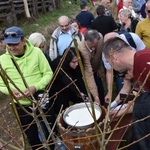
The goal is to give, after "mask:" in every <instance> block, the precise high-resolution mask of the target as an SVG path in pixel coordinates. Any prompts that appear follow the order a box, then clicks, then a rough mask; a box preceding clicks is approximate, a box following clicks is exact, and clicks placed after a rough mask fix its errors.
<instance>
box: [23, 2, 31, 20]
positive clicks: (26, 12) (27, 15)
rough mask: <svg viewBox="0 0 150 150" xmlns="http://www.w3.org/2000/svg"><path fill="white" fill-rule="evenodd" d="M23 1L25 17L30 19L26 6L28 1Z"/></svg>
mask: <svg viewBox="0 0 150 150" xmlns="http://www.w3.org/2000/svg"><path fill="white" fill-rule="evenodd" d="M23 3H24V9H25V14H26V17H27V18H28V19H30V18H31V16H30V12H29V7H28V2H27V0H23Z"/></svg>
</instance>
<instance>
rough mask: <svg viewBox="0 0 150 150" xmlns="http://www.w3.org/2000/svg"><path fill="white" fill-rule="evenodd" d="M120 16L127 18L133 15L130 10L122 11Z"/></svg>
mask: <svg viewBox="0 0 150 150" xmlns="http://www.w3.org/2000/svg"><path fill="white" fill-rule="evenodd" d="M119 14H121V15H123V16H125V17H129V18H130V17H131V15H132V13H131V10H130V9H121V10H120V12H119Z"/></svg>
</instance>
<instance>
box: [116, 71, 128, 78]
mask: <svg viewBox="0 0 150 150" xmlns="http://www.w3.org/2000/svg"><path fill="white" fill-rule="evenodd" d="M115 73H116V74H117V75H118V76H119V77H122V78H124V77H125V75H126V74H127V73H128V70H126V71H124V72H119V71H116V70H115Z"/></svg>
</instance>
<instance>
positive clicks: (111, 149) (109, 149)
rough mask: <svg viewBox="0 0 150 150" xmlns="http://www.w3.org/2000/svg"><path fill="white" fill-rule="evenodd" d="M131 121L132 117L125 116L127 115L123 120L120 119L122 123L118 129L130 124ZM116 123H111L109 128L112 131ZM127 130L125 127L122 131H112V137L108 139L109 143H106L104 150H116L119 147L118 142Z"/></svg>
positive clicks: (129, 115)
mask: <svg viewBox="0 0 150 150" xmlns="http://www.w3.org/2000/svg"><path fill="white" fill-rule="evenodd" d="M131 121H132V115H131V114H127V115H125V116H124V118H123V119H122V121H121V122H120V124H119V126H118V127H122V126H125V125H128V124H130V123H131ZM116 123H117V122H112V123H111V128H112V129H113V128H114V126H115V125H116ZM127 130H128V127H125V128H123V129H119V130H116V131H114V133H113V135H112V136H111V138H110V141H109V142H108V144H107V146H106V150H116V149H117V148H118V147H119V145H120V143H121V141H120V140H121V139H123V137H124V135H125V133H126V131H127ZM111 140H113V141H111ZM114 140H116V141H114ZM127 140H128V139H127Z"/></svg>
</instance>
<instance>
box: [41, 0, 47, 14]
mask: <svg viewBox="0 0 150 150" xmlns="http://www.w3.org/2000/svg"><path fill="white" fill-rule="evenodd" d="M41 6H42V13H44V14H45V13H46V6H45V1H44V0H42V3H41Z"/></svg>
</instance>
